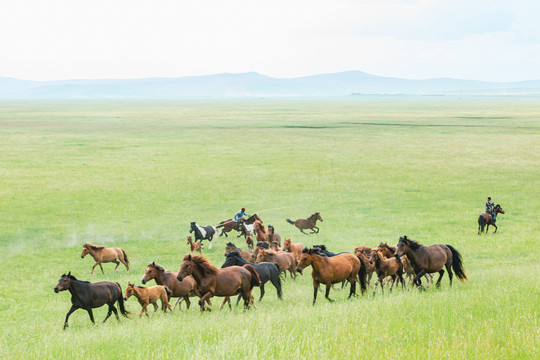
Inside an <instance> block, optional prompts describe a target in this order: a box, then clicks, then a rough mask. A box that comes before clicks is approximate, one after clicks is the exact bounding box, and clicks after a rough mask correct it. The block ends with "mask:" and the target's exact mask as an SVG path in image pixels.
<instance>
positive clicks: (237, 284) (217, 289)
mask: <svg viewBox="0 0 540 360" xmlns="http://www.w3.org/2000/svg"><path fill="white" fill-rule="evenodd" d="M188 275H192V276H193V278H194V279H195V281H196V282H197V289H198V291H199V293H200V294H201V298H200V300H199V306H200V307H201V310H202V311H204V310H207V309H206V307H205V304H204V302H205V300H209V299H210V298H211V297H212V296H225V301H227V300H228V298H229V297H230V296H232V295H237V294H242V297H243V298H244V308H246V309H247V308H249V304H250V302H251V301H252V299H253V297H252V295H251V290H252V289H253V287H254V286H259V285H260V283H261V281H260V279H259V275H258V274H257V272H256V271H255V268H254V267H253V265H249V264H248V265H244V266H230V267H227V268H224V269H218V268H216V267H215V266H213V265H212V264H210V262H209V261H208V260H207V259H206V258H205V257H204V256H201V255H197V256H192V255H191V254H188V255H186V256H184V261H183V262H182V265H181V266H180V271H179V272H178V280H179V281H182V280H183V279H184V278H185V277H186V276H188ZM225 301H224V302H223V304H222V305H221V306H222V307H223V305H224V304H225ZM229 306H230V301H229ZM208 310H210V308H208Z"/></svg>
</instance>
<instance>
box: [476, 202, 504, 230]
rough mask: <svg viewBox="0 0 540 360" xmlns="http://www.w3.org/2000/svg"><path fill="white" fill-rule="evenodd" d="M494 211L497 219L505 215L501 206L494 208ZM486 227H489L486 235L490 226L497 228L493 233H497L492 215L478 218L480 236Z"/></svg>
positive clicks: (483, 215)
mask: <svg viewBox="0 0 540 360" xmlns="http://www.w3.org/2000/svg"><path fill="white" fill-rule="evenodd" d="M493 211H494V212H495V217H497V215H499V214H504V210H503V209H502V207H501V205H499V204H497V205H496V206H495V207H494V208H493ZM486 225H487V227H486V234H487V232H488V230H489V225H492V226H494V227H495V231H494V232H493V233H494V234H495V233H496V232H497V225H495V222H493V221H492V218H491V214H488V213H483V214H480V216H479V217H478V235H480V234H481V233H483V232H484V226H486Z"/></svg>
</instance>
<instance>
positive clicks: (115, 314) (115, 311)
mask: <svg viewBox="0 0 540 360" xmlns="http://www.w3.org/2000/svg"><path fill="white" fill-rule="evenodd" d="M111 309H112V311H113V313H114V316H116V320H118V321H120V318H119V317H118V310H116V307H115V306H114V304H113V305H111Z"/></svg>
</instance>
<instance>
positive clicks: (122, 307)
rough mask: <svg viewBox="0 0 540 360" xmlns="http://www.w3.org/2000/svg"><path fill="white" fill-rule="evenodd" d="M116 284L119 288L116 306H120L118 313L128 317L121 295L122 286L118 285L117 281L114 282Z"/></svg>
mask: <svg viewBox="0 0 540 360" xmlns="http://www.w3.org/2000/svg"><path fill="white" fill-rule="evenodd" d="M116 285H118V289H120V296H118V299H117V300H118V307H119V308H120V313H121V314H122V315H123V316H124V317H127V318H128V317H129V316H128V315H129V311H126V308H125V307H124V297H123V296H122V287H121V286H120V284H119V283H116Z"/></svg>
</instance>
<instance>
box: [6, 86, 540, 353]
mask: <svg viewBox="0 0 540 360" xmlns="http://www.w3.org/2000/svg"><path fill="white" fill-rule="evenodd" d="M539 120H540V102H539V101H538V99H537V98H530V99H527V98H503V97H501V98H490V99H487V98H407V97H391V98H381V97H372V98H369V97H358V98H351V99H326V100H323V99H310V100H301V99H297V100H266V99H258V100H237V101H225V100H224V101H210V100H192V101H187V100H186V101H168V102H159V101H153V102H141V101H100V102H89V101H88V102H87V101H70V102H53V101H51V102H37V101H36V102H29V101H21V102H0V169H1V176H0V204H1V205H0V274H2V280H1V281H0V322H1V326H2V332H1V333H2V335H0V358H8V359H9V358H21V359H22V358H24V359H44V358H54V359H67V358H70V359H79V358H80V359H90V358H91V359H120V358H122V359H130V358H140V359H142V358H151V359H158V358H175V359H183V358H202V359H206V358H276V359H278V358H280V359H289V358H296V359H304V358H320V359H326V358H395V359H417V358H418V359H428V358H431V359H441V358H452V359H455V358H467V359H486V358H488V359H490V358H505V359H506V358H523V359H525V358H531V359H532V358H538V357H539V356H540V349H539V344H540V326H539V313H540V265H539V262H538V257H539V255H540V245H539V242H538V239H539V238H540V225H539V222H538V211H539V210H540V181H539V168H540V167H539V166H540V121H539ZM489 195H490V196H492V197H493V199H494V201H495V202H496V203H500V204H501V205H502V207H503V208H504V209H505V210H506V214H505V215H501V216H500V218H499V220H498V225H499V231H498V233H497V234H495V235H494V234H492V233H491V231H492V229H490V234H489V235H487V236H485V235H483V236H478V235H477V234H476V231H477V223H476V221H477V217H478V215H479V214H480V213H481V212H482V211H483V210H484V207H483V205H484V203H485V199H486V197H487V196H489ZM241 206H245V207H246V208H247V210H248V212H253V211H257V213H258V214H259V215H260V216H261V217H262V218H263V220H264V221H265V223H266V224H272V225H274V226H275V228H276V231H277V232H279V233H280V234H281V235H282V237H292V239H293V241H295V242H302V243H303V244H304V245H308V246H309V245H313V244H316V243H325V244H326V245H327V246H328V247H329V248H330V249H331V250H334V251H347V250H348V251H351V250H352V249H353V248H354V247H355V246H357V245H360V244H367V245H375V244H378V243H379V242H380V241H384V242H389V243H392V244H395V243H396V242H397V240H398V238H399V236H400V235H408V236H409V237H410V238H413V239H416V240H418V241H420V242H422V243H423V244H426V245H428V244H434V243H444V244H452V245H453V246H454V247H455V248H457V249H458V250H459V251H460V252H461V253H462V254H463V258H464V263H465V268H466V272H467V274H468V276H469V278H470V280H469V281H468V282H467V283H464V284H463V283H460V282H458V281H456V282H455V283H454V286H453V287H452V288H449V286H448V278H447V277H446V275H445V277H444V279H443V286H442V287H441V289H439V290H437V289H435V288H430V289H429V290H428V291H426V292H423V293H419V292H417V291H415V290H410V291H399V290H398V291H394V292H393V293H388V292H387V293H386V294H385V295H384V296H381V295H380V293H379V294H377V296H375V297H373V296H372V295H369V296H364V297H362V298H357V299H352V300H347V299H346V295H347V292H346V291H341V290H337V289H336V290H333V291H332V292H331V296H332V297H333V298H335V299H336V300H337V301H336V302H335V303H333V304H329V303H327V302H326V300H325V299H324V297H323V296H322V295H321V296H320V297H319V299H318V302H317V304H316V305H315V306H311V300H312V282H311V277H310V275H309V273H310V271H309V270H308V271H306V272H305V275H304V276H303V278H299V279H298V280H296V281H292V280H290V279H287V281H285V283H284V300H283V301H277V299H276V296H275V291H274V289H273V288H272V287H271V286H269V287H268V288H267V295H266V297H265V299H264V300H263V301H262V302H261V303H259V304H258V306H257V309H253V310H250V311H243V310H242V309H241V308H236V309H234V310H233V311H232V312H231V311H228V310H224V311H213V312H211V313H204V314H200V312H199V311H198V309H197V306H194V307H192V309H190V310H189V311H184V312H175V313H173V314H161V313H158V314H156V315H155V316H154V317H153V318H151V319H150V320H146V319H138V318H137V317H134V318H133V319H129V320H128V319H121V321H120V322H116V320H114V319H110V320H109V321H108V322H107V323H105V324H102V323H98V324H96V325H92V324H91V323H90V321H89V319H88V315H87V313H86V312H85V311H82V310H78V311H77V312H75V313H74V314H73V315H72V316H71V318H70V328H69V329H68V330H66V331H63V330H62V324H63V320H64V317H65V314H66V312H67V311H68V309H69V307H70V303H69V294H68V293H61V294H55V293H54V292H53V287H54V285H56V283H57V281H58V279H59V277H60V275H61V274H62V273H64V272H67V271H71V272H72V273H73V274H75V275H76V276H78V277H79V278H80V279H85V280H90V281H99V280H104V279H107V280H112V281H118V282H119V283H120V284H121V285H122V288H123V289H125V286H126V284H127V282H128V281H135V282H137V283H138V284H140V278H141V277H142V274H143V272H144V269H145V265H146V264H147V263H148V262H151V261H156V262H157V263H159V264H161V265H163V266H164V267H165V268H166V269H169V270H173V271H176V270H178V268H179V264H180V262H181V257H182V256H183V255H184V254H185V253H186V252H187V251H188V245H186V243H185V238H186V236H187V235H188V231H189V223H190V222H191V221H197V222H198V223H200V224H213V225H215V224H217V223H218V222H219V221H220V220H224V219H226V218H229V217H231V216H232V215H233V214H234V213H235V212H236V211H237V210H238V209H239V208H240V207H241ZM315 211H319V212H321V214H322V216H323V218H324V222H323V223H322V224H321V226H320V227H321V232H320V233H319V234H318V235H316V236H306V235H302V234H301V233H300V232H298V231H297V230H296V229H295V228H294V227H292V226H291V225H289V224H287V223H286V222H285V218H292V219H296V218H299V217H307V216H309V215H310V214H312V213H313V212H315ZM86 241H90V242H93V243H97V244H105V245H108V246H112V245H114V246H120V247H123V248H124V249H126V251H127V252H128V254H129V256H130V259H131V264H132V271H131V272H129V273H127V272H126V271H125V269H124V268H119V269H120V270H119V271H118V272H116V273H115V272H114V271H112V269H113V265H112V264H106V265H104V268H105V275H101V274H100V273H96V275H93V276H92V277H91V276H90V275H89V272H90V268H91V266H92V265H93V261H92V260H91V259H90V258H85V259H84V260H82V259H81V258H80V256H79V255H80V252H81V245H82V244H83V243H84V242H86ZM235 241H236V243H237V244H238V245H240V244H241V241H240V240H237V239H235ZM225 242H226V240H225V239H223V238H220V239H219V240H218V241H216V244H215V245H214V248H213V249H212V250H206V251H205V253H206V254H207V256H208V257H209V258H210V259H211V261H212V262H213V263H214V264H216V265H219V266H220V265H221V263H222V261H223V250H224V247H225ZM254 293H255V294H256V295H258V293H259V290H258V289H255V290H254ZM214 303H219V300H218V301H214ZM127 307H128V310H131V311H132V312H134V313H135V314H136V313H138V311H139V310H140V307H139V305H138V303H137V302H136V301H135V300H134V299H130V300H129V301H128V303H127ZM214 308H215V309H216V308H217V306H214ZM94 314H95V316H96V320H98V321H100V320H101V319H103V318H104V317H105V314H106V309H105V308H101V309H98V310H96V311H95V312H94Z"/></svg>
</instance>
